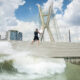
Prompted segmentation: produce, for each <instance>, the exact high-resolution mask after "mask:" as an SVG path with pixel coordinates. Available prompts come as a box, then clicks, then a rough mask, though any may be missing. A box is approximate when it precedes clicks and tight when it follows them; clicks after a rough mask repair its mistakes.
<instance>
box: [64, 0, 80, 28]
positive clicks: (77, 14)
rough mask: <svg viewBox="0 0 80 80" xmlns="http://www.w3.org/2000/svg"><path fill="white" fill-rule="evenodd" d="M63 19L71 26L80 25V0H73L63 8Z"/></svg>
mask: <svg viewBox="0 0 80 80" xmlns="http://www.w3.org/2000/svg"><path fill="white" fill-rule="evenodd" d="M63 17H64V20H65V21H66V22H67V23H69V24H70V25H72V26H80V0H73V1H72V2H71V3H70V4H69V5H68V6H67V9H66V10H65V13H64V16H63Z"/></svg>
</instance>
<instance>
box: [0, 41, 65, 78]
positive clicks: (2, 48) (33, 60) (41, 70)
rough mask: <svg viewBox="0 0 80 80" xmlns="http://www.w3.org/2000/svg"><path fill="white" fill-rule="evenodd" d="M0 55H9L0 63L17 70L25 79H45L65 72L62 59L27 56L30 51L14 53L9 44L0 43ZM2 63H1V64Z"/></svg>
mask: <svg viewBox="0 0 80 80" xmlns="http://www.w3.org/2000/svg"><path fill="white" fill-rule="evenodd" d="M0 43H1V45H0V53H5V54H9V55H8V56H4V57H3V58H0V63H5V61H6V62H7V63H8V62H9V63H10V61H11V65H12V66H11V67H12V68H14V69H16V70H17V73H18V74H26V75H27V77H30V78H34V77H35V78H36V77H38V78H39V77H46V76H51V75H54V74H56V73H57V74H61V73H63V72H64V71H65V68H66V64H65V61H64V59H54V58H42V57H35V56H29V55H28V54H31V53H30V51H22V52H21V51H16V50H14V49H13V47H12V45H11V43H9V42H0ZM1 61H2V62H1Z"/></svg>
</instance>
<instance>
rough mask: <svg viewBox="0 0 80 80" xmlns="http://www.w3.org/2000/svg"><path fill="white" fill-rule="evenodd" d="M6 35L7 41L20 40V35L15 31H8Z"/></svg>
mask: <svg viewBox="0 0 80 80" xmlns="http://www.w3.org/2000/svg"><path fill="white" fill-rule="evenodd" d="M6 34H7V35H6V37H7V40H22V33H21V32H18V31H17V30H9V31H7V33H6Z"/></svg>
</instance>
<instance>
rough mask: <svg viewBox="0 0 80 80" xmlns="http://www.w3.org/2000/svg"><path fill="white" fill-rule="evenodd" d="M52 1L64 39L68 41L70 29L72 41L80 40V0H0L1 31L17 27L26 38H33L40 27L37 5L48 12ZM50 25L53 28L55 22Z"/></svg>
mask: <svg viewBox="0 0 80 80" xmlns="http://www.w3.org/2000/svg"><path fill="white" fill-rule="evenodd" d="M52 2H53V9H54V12H55V14H56V15H55V17H56V21H57V23H56V24H58V26H59V28H60V31H61V35H62V37H64V40H67V41H68V30H69V29H70V30H71V36H72V41H74V42H75V41H80V0H0V31H1V32H3V31H7V30H9V29H17V30H19V31H21V32H23V34H24V39H25V40H29V39H32V36H33V31H34V29H35V28H36V27H40V23H39V22H40V19H39V11H38V8H37V6H36V5H37V4H40V5H41V7H42V10H43V12H47V11H48V8H49V6H50V5H51V3H52ZM50 25H51V28H52V27H53V24H52V23H50ZM53 35H54V34H53Z"/></svg>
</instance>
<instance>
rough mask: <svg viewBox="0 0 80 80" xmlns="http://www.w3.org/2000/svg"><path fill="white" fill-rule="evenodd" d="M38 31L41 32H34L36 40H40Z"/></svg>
mask: <svg viewBox="0 0 80 80" xmlns="http://www.w3.org/2000/svg"><path fill="white" fill-rule="evenodd" d="M38 33H39V32H37V31H35V32H34V41H35V40H39V37H38Z"/></svg>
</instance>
